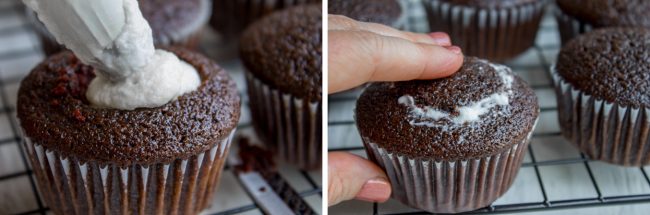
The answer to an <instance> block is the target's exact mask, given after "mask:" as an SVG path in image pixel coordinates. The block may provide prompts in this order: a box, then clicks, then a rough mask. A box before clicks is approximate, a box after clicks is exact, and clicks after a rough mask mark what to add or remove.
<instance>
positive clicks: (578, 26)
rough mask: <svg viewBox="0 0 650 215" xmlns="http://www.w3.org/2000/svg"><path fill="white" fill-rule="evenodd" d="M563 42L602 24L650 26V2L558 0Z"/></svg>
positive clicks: (609, 25)
mask: <svg viewBox="0 0 650 215" xmlns="http://www.w3.org/2000/svg"><path fill="white" fill-rule="evenodd" d="M556 3H557V6H558V10H556V11H555V17H556V19H557V22H558V28H559V30H560V37H561V38H562V43H563V44H565V43H567V42H568V41H569V40H570V39H572V38H574V37H576V36H578V35H580V34H583V33H585V32H589V31H591V30H592V29H594V28H602V27H650V14H648V11H650V1H643V0H556Z"/></svg>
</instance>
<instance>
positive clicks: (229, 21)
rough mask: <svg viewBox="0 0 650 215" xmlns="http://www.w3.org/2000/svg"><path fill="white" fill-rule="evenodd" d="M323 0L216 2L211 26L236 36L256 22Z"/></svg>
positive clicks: (235, 0) (224, 0)
mask: <svg viewBox="0 0 650 215" xmlns="http://www.w3.org/2000/svg"><path fill="white" fill-rule="evenodd" d="M309 3H317V4H320V3H321V0H264V1H259V0H215V1H214V5H213V9H212V10H213V13H212V18H211V19H210V24H211V25H212V27H214V28H215V29H216V30H217V31H218V32H220V33H222V34H225V35H226V36H234V35H237V34H239V33H241V32H242V31H244V30H245V29H246V27H248V25H250V24H251V23H253V22H255V21H256V20H258V19H260V18H262V17H264V16H266V15H268V14H270V13H273V12H275V11H279V10H282V9H285V8H288V7H292V6H296V5H301V4H309Z"/></svg>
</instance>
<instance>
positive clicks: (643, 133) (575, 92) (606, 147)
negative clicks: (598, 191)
mask: <svg viewBox="0 0 650 215" xmlns="http://www.w3.org/2000/svg"><path fill="white" fill-rule="evenodd" d="M551 73H552V77H553V83H554V85H555V90H556V94H557V103H558V104H557V105H558V117H559V120H560V126H561V127H562V134H564V136H565V137H566V138H567V139H569V140H570V141H571V142H572V143H573V144H575V145H576V146H577V147H578V149H580V151H582V152H583V153H585V154H587V155H588V156H589V157H590V158H592V159H597V160H602V161H606V162H609V163H613V164H619V165H625V166H642V165H648V164H650V146H649V145H650V144H649V142H650V138H648V133H650V117H649V116H648V115H649V114H650V110H648V108H634V107H626V106H622V105H619V104H616V103H612V102H608V101H605V100H601V99H599V98H596V97H594V96H592V95H589V94H587V93H585V92H582V91H580V90H579V89H576V88H575V87H574V86H573V85H571V84H570V83H568V82H566V81H565V80H564V79H563V78H562V77H561V76H560V75H559V74H558V73H557V71H555V68H554V67H552V68H551Z"/></svg>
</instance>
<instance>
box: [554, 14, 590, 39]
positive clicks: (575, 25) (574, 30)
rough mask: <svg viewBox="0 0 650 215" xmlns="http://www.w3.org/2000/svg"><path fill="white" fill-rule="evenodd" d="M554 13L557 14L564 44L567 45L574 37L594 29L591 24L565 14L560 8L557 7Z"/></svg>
mask: <svg viewBox="0 0 650 215" xmlns="http://www.w3.org/2000/svg"><path fill="white" fill-rule="evenodd" d="M553 13H554V14H555V19H556V20H557V25H558V29H559V31H560V39H561V40H562V44H566V43H567V42H569V40H571V39H573V38H574V37H577V36H579V35H581V34H584V33H587V32H590V31H592V30H593V27H592V26H591V25H590V24H588V23H586V22H582V21H580V20H578V19H576V18H574V17H573V16H570V15H568V14H566V13H564V12H563V11H562V9H560V8H557V7H556V8H555V9H554V10H553Z"/></svg>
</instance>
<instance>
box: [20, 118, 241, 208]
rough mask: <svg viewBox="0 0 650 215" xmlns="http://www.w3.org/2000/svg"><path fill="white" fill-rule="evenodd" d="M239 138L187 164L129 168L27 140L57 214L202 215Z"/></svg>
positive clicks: (41, 187) (47, 199)
mask: <svg viewBox="0 0 650 215" xmlns="http://www.w3.org/2000/svg"><path fill="white" fill-rule="evenodd" d="M234 133H235V131H234V130H233V131H232V133H231V134H230V135H229V136H228V137H226V138H225V139H224V140H222V141H221V142H219V143H217V144H216V145H215V146H213V147H212V148H211V149H209V150H207V151H204V152H202V153H199V154H197V155H193V156H191V157H190V158H188V159H184V160H183V159H178V160H175V161H173V162H171V163H158V164H152V165H138V164H133V165H130V166H127V167H121V166H118V165H112V164H101V163H99V162H96V161H81V160H80V159H78V158H76V157H74V156H65V155H62V154H60V153H59V152H56V151H52V150H49V149H47V148H46V147H44V146H43V145H40V144H38V143H36V142H33V141H31V140H30V139H29V138H28V137H24V143H25V146H26V147H25V151H26V153H27V154H28V156H29V159H30V162H31V164H32V167H33V169H34V174H35V176H36V178H37V182H38V188H39V190H40V192H41V194H42V196H43V198H44V200H45V202H47V204H48V205H49V207H50V209H52V211H53V212H54V213H56V214H132V213H133V214H198V213H199V212H200V211H201V210H203V209H204V208H206V206H207V205H208V204H209V202H211V198H212V197H213V195H214V193H215V189H216V187H217V184H218V182H219V176H220V175H221V171H222V169H223V166H224V162H225V160H226V157H227V155H228V149H229V147H230V142H231V140H232V137H233V135H234Z"/></svg>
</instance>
